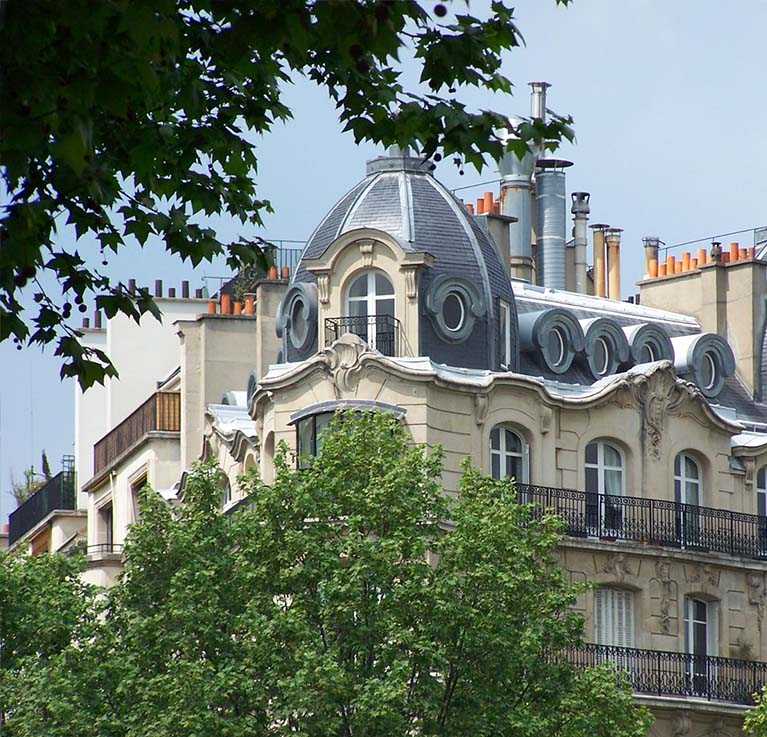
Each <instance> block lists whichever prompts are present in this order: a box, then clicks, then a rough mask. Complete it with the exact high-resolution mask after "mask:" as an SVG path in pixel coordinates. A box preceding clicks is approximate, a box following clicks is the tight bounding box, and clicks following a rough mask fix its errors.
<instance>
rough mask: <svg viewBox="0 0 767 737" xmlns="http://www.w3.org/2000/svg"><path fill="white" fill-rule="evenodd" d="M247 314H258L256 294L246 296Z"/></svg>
mask: <svg viewBox="0 0 767 737" xmlns="http://www.w3.org/2000/svg"><path fill="white" fill-rule="evenodd" d="M244 311H245V314H246V315H255V314H256V295H255V294H246V295H245V310H244Z"/></svg>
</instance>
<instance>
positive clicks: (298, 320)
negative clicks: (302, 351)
mask: <svg viewBox="0 0 767 737" xmlns="http://www.w3.org/2000/svg"><path fill="white" fill-rule="evenodd" d="M308 330H309V325H308V323H307V321H306V315H305V308H304V301H303V300H302V299H301V298H300V297H296V299H294V300H293V303H292V304H291V306H290V339H291V340H292V342H293V345H294V346H296V347H300V346H302V345H303V344H304V342H305V341H306V334H307V332H308Z"/></svg>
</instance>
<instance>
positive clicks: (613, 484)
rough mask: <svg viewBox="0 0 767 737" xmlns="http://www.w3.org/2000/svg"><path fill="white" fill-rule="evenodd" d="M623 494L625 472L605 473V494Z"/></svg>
mask: <svg viewBox="0 0 767 737" xmlns="http://www.w3.org/2000/svg"><path fill="white" fill-rule="evenodd" d="M622 493H623V472H622V471H607V470H606V471H605V494H622Z"/></svg>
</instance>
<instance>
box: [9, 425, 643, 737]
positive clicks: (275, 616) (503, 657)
mask: <svg viewBox="0 0 767 737" xmlns="http://www.w3.org/2000/svg"><path fill="white" fill-rule="evenodd" d="M408 441H409V438H408V436H407V433H406V431H405V430H404V429H403V428H402V427H401V425H399V424H398V423H397V422H396V421H395V420H394V419H393V418H391V417H386V416H383V415H376V414H367V415H362V416H358V417H355V416H353V415H349V416H346V417H344V418H343V420H342V421H341V420H337V421H336V424H335V425H334V426H333V430H332V431H331V432H330V433H328V434H327V435H325V436H324V443H323V447H322V450H321V453H320V455H319V457H318V458H317V459H315V461H314V462H313V463H312V464H311V466H310V468H308V469H307V470H305V471H303V472H298V471H296V470H294V469H293V468H292V465H290V464H289V462H288V458H287V455H286V452H285V449H284V448H283V449H282V450H281V452H280V453H279V455H278V458H277V474H276V480H275V482H274V484H273V485H272V486H266V485H264V484H262V483H260V482H259V481H258V479H257V478H256V477H255V476H253V475H250V476H247V477H244V478H243V479H242V480H241V488H243V489H245V490H247V491H248V492H249V497H248V500H247V503H246V504H245V505H243V506H242V507H241V508H240V509H239V510H237V511H236V512H234V513H233V514H231V515H228V516H224V515H222V514H221V513H220V510H219V499H220V487H219V483H218V474H219V471H218V469H217V468H216V467H215V466H213V465H210V464H206V465H201V466H199V467H197V469H196V470H195V471H194V472H193V473H192V474H191V475H190V476H189V477H188V483H187V486H186V490H185V497H184V504H183V506H182V507H181V508H180V509H179V510H177V511H173V510H171V509H170V508H169V507H168V506H166V505H165V503H164V502H162V500H160V498H159V497H158V496H157V495H156V494H154V493H153V492H152V491H151V490H145V492H144V493H143V496H142V500H141V517H140V521H139V522H138V523H137V524H136V525H134V527H133V528H132V529H131V532H130V536H129V541H128V545H127V549H126V556H127V563H126V567H125V571H124V577H123V580H122V582H121V584H119V585H118V586H116V587H115V588H113V589H112V590H110V591H109V592H108V594H107V595H106V604H105V609H104V616H103V617H101V618H100V619H99V620H98V621H96V622H92V621H89V622H88V625H87V627H85V628H83V629H82V630H81V631H80V632H79V633H78V637H77V639H76V642H75V643H73V645H72V646H71V647H70V648H68V649H66V650H65V651H64V652H62V653H61V654H60V655H58V656H56V657H54V658H52V659H45V660H43V661H42V662H41V663H40V667H39V668H37V669H35V670H31V669H30V670H29V671H26V672H25V673H23V674H21V676H20V677H19V678H17V679H16V680H15V682H14V691H13V695H14V699H15V701H14V713H13V719H12V720H11V721H10V722H9V726H12V727H13V730H14V731H13V735H14V737H33V735H35V737H36V736H37V735H39V734H45V735H46V736H47V737H69V736H70V735H73V734H77V735H80V736H88V737H90V736H92V737H97V736H98V737H104V736H105V735H109V736H110V737H111V736H113V735H114V736H118V735H119V736H123V735H124V736H125V737H128V736H130V737H133V736H134V735H135V736H136V737H138V736H139V735H142V736H143V735H153V736H155V737H164V736H165V735H168V736H171V735H173V736H175V735H178V736H179V737H180V736H181V735H185V736H186V735H195V736H196V735H201V736H202V735H205V736H208V735H210V736H211V737H212V736H213V735H215V736H216V737H218V736H219V735H224V736H227V737H229V736H231V737H240V736H242V737H244V736H245V735H248V737H250V736H251V735H267V734H268V735H274V736H279V735H286V736H287V735H293V734H302V735H307V737H308V736H310V735H317V736H318V737H319V736H322V737H325V736H330V735H333V736H339V737H351V736H352V735H364V736H365V737H378V736H379V735H380V736H381V737H384V735H385V736H386V737H390V736H391V735H456V736H458V735H461V736H463V735H483V736H484V735H487V736H488V737H489V736H490V735H493V737H496V736H498V735H500V736H503V735H514V736H515V737H520V736H521V737H526V736H529V737H551V735H560V736H561V737H587V736H588V737H591V735H597V736H599V737H608V736H609V737H642V735H644V734H645V733H646V731H647V729H648V726H649V719H648V715H647V712H646V711H645V710H644V709H642V708H639V707H637V706H636V705H634V703H633V697H632V694H631V690H630V688H629V687H628V685H627V683H626V681H625V679H623V678H622V677H620V676H618V675H617V674H616V673H615V672H614V671H613V670H611V669H609V668H599V669H594V670H589V671H585V672H579V671H576V670H574V669H573V668H571V667H570V666H569V665H568V664H567V663H566V662H564V661H563V659H562V658H557V657H554V656H555V655H556V653H558V652H561V650H562V649H563V648H565V647H567V646H568V645H573V644H577V643H578V642H579V640H580V636H581V628H582V622H581V619H580V617H579V616H578V615H577V614H575V613H574V612H573V611H572V604H573V603H574V601H575V596H576V594H577V589H575V588H574V587H573V586H572V584H570V582H569V580H568V579H567V578H566V576H565V575H564V574H563V572H562V571H561V570H560V568H559V567H558V566H557V563H556V558H555V549H556V546H557V544H558V541H559V539H560V532H561V523H560V522H559V521H558V520H557V519H556V518H554V517H549V516H546V517H543V518H536V517H535V516H534V515H533V514H532V513H531V510H530V509H528V508H526V507H522V506H520V505H518V504H517V503H516V500H515V493H514V490H513V487H512V486H511V485H510V484H509V483H504V482H501V483H499V482H494V481H492V480H489V479H487V478H485V477H483V476H481V475H480V474H479V473H478V472H477V471H476V470H474V469H472V468H469V467H467V468H466V470H465V475H464V479H463V483H462V490H461V494H460V495H459V497H458V498H457V499H448V498H446V497H445V496H444V495H443V493H442V490H441V483H440V478H441V471H442V466H441V454H440V452H439V451H433V452H428V451H427V450H425V449H423V448H420V447H414V446H413V445H412V444H410V443H409V442H408ZM446 520H450V521H449V522H446Z"/></svg>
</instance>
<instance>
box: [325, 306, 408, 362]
mask: <svg viewBox="0 0 767 737" xmlns="http://www.w3.org/2000/svg"><path fill="white" fill-rule="evenodd" d="M345 333H353V334H354V335H358V336H359V337H360V338H362V340H364V341H365V342H366V343H367V344H368V345H369V346H370V347H371V348H373V349H374V350H377V351H379V352H380V353H383V355H384V356H401V355H403V353H402V349H403V347H404V346H403V345H402V326H401V325H400V321H399V320H398V319H397V318H396V317H392V316H391V315H363V316H361V317H360V316H358V317H327V318H325V343H326V344H330V343H332V342H333V341H334V340H338V338H340V337H341V336H342V335H344V334H345Z"/></svg>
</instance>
